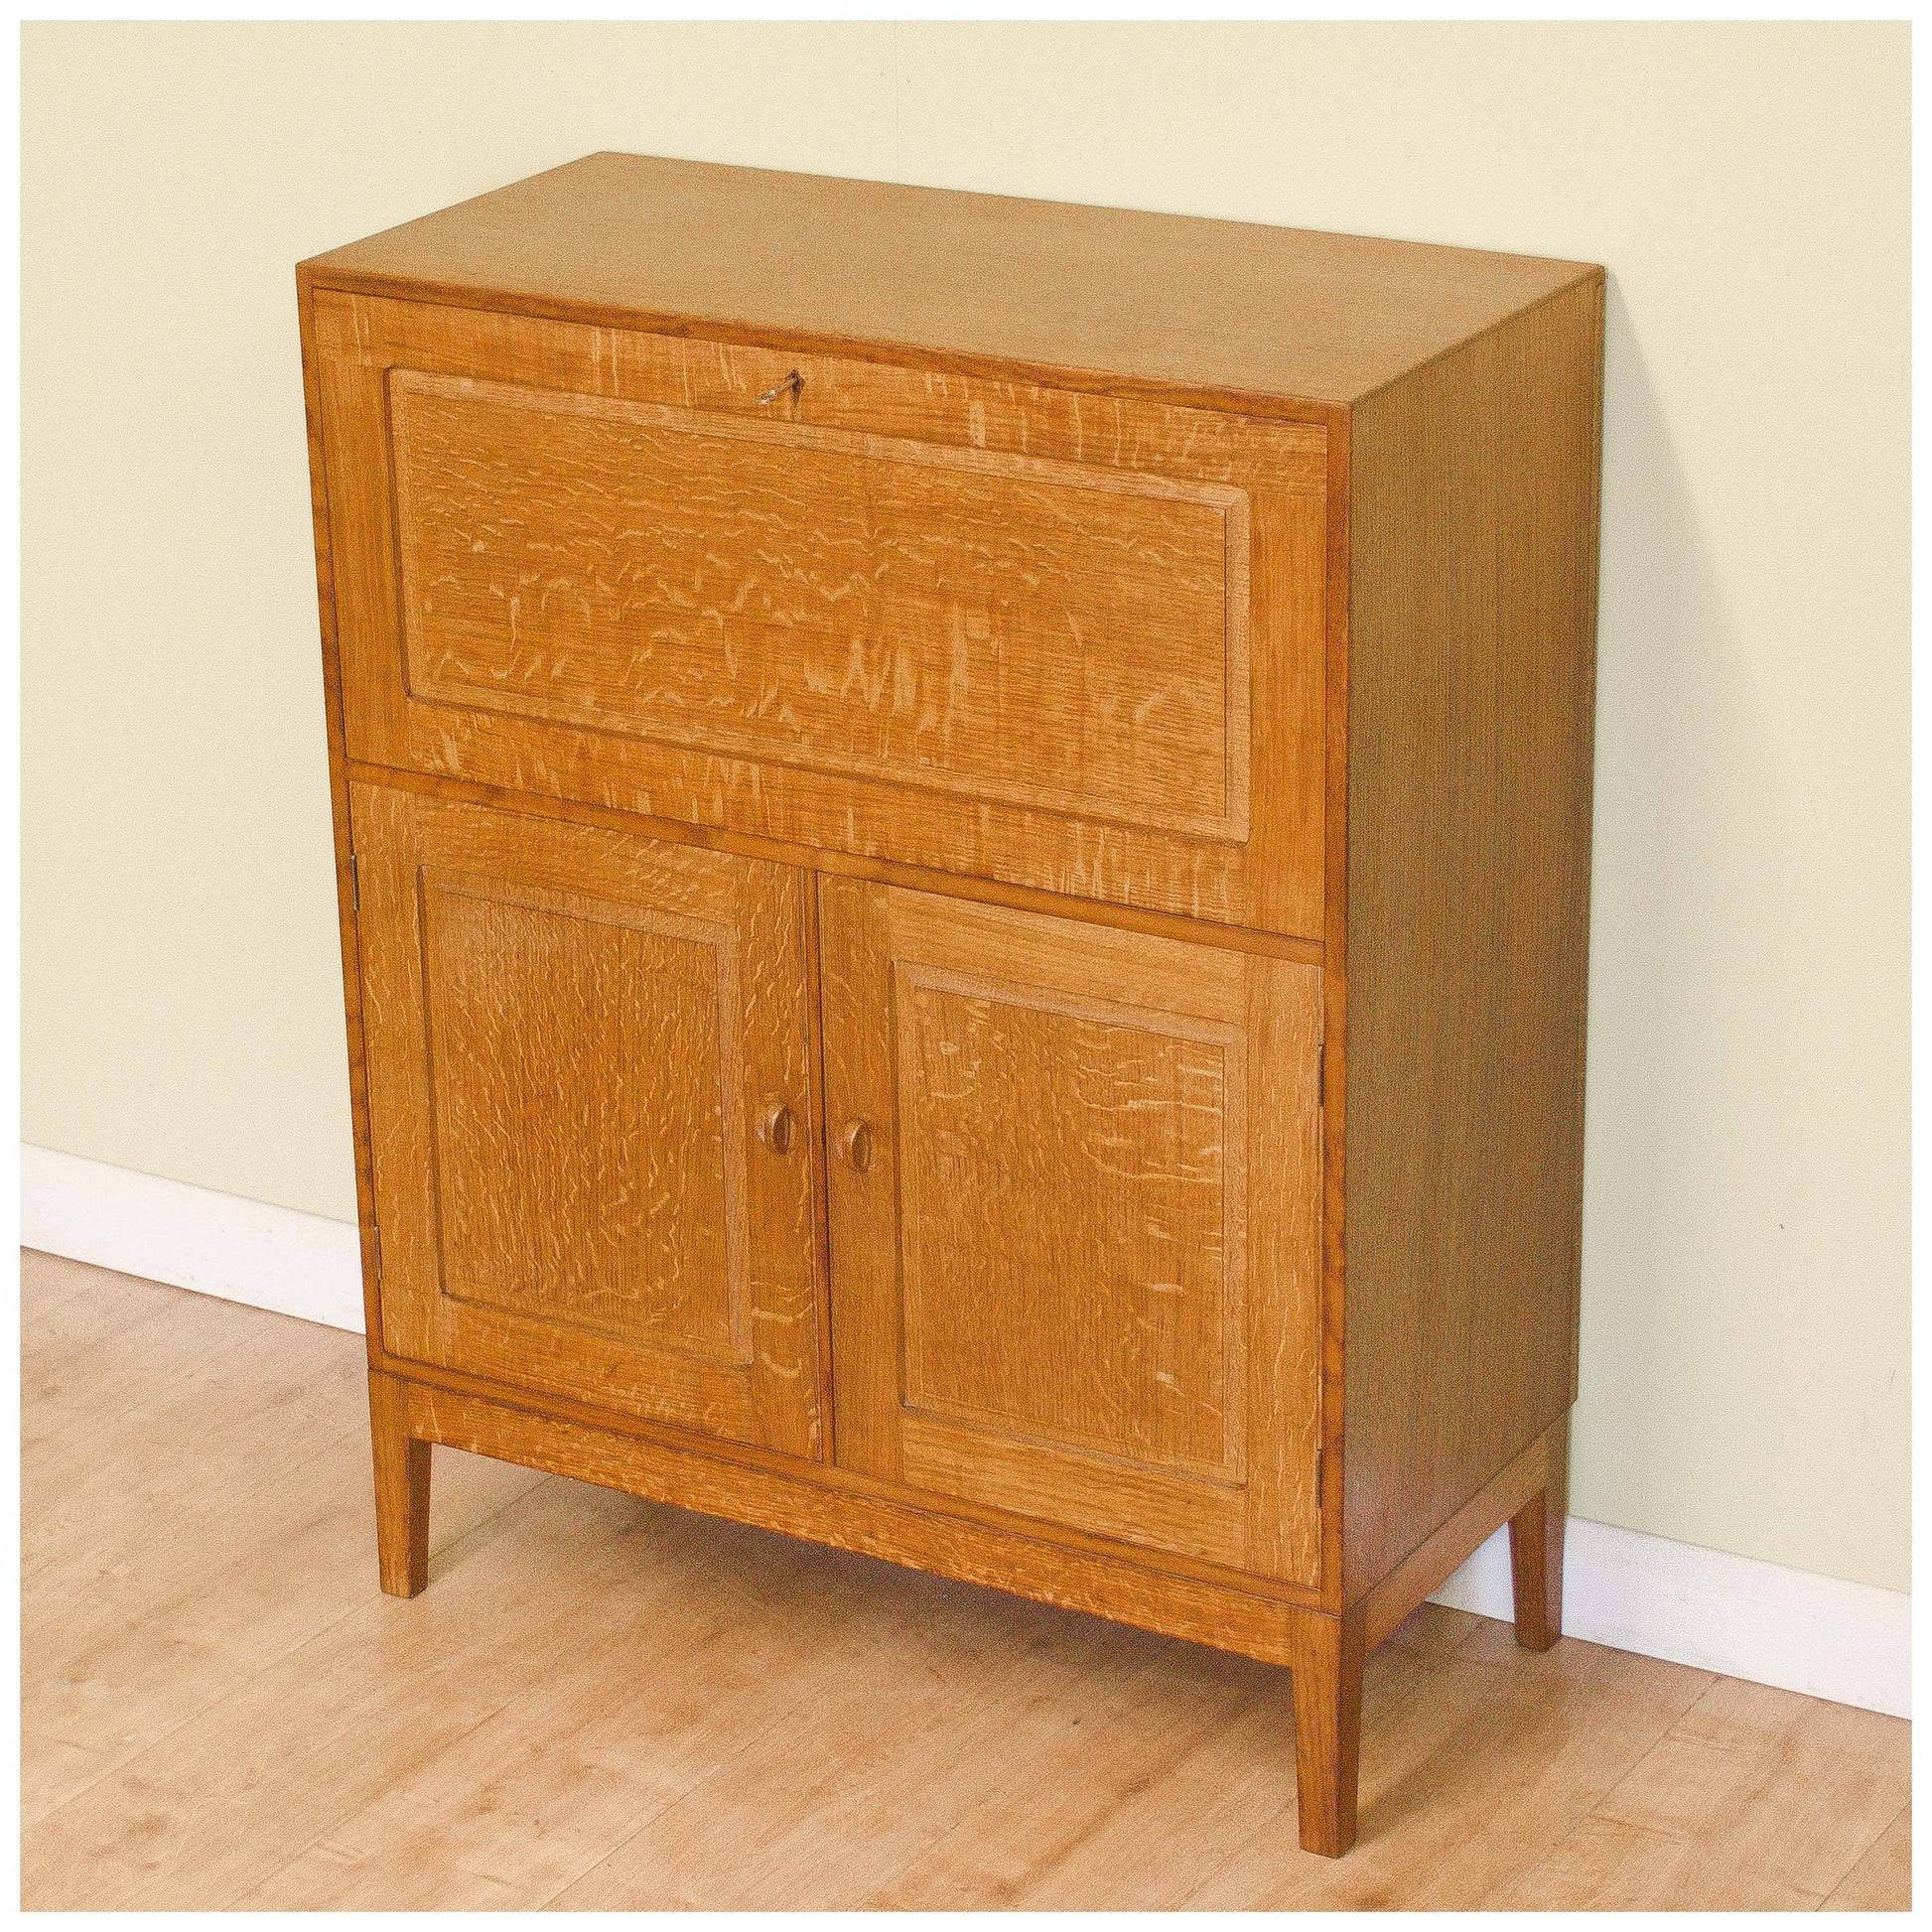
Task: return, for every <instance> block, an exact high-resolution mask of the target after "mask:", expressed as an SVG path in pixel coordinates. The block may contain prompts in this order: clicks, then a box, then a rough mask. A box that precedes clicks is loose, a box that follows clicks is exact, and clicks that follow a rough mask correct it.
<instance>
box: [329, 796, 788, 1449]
mask: <svg viewBox="0 0 1932 1932" xmlns="http://www.w3.org/2000/svg"><path fill="white" fill-rule="evenodd" d="M351 809H352V813H353V827H354V840H355V850H356V861H357V871H358V877H359V894H360V920H359V924H360V931H361V946H362V995H363V1001H362V1010H363V1023H364V1039H365V1052H366V1059H367V1072H368V1094H369V1117H370V1140H371V1144H372V1147H373V1150H374V1157H375V1198H376V1219H377V1224H378V1226H379V1228H380V1230H381V1255H382V1274H381V1309H382V1341H383V1345H384V1347H385V1348H386V1349H388V1350H389V1352H390V1353H392V1354H395V1355H399V1356H404V1357H407V1358H409V1359H411V1360H415V1361H421V1362H429V1363H434V1364H436V1365H438V1366H440V1367H444V1368H451V1369H462V1370H467V1371H469V1372H471V1373H473V1374H477V1375H483V1376H487V1377H489V1378H490V1379H492V1380H495V1381H499V1382H508V1383H514V1384H521V1385H523V1386H525V1387H529V1388H533V1389H541V1390H545V1391H548V1392H550V1393H553V1394H557V1395H566V1396H573V1397H576V1398H579V1399H581V1400H583V1401H586V1402H591V1403H595V1404H597V1405H598V1406H599V1407H601V1408H606V1409H614V1410H619V1411H622V1412H625V1413H628V1414H632V1415H637V1416H645V1417H650V1418H653V1419H655V1420H658V1421H661V1422H666V1423H672V1424H676V1425H678V1426H679V1427H682V1428H685V1429H691V1430H696V1431H700V1432H702V1433H704V1434H706V1435H710V1436H718V1437H725V1438H729V1439H730V1440H732V1441H734V1442H742V1443H757V1444H761V1445H763V1446H765V1447H767V1448H770V1449H782V1450H787V1451H789V1452H791V1453H794V1454H798V1455H817V1454H819V1453H820V1452H821V1438H822V1430H821V1421H820V1388H821V1381H822V1377H821V1370H820V1352H821V1351H820V1335H821V1333H822V1324H821V1321H820V1302H821V1283H820V1281H819V1278H818V1277H819V1267H818V1261H817V1255H818V1241H817V1236H816V1232H815V1220H814V1201H813V1187H814V1180H813V1176H814V1174H815V1173H817V1172H818V1171H819V1170H818V1167H817V1163H816V1158H815V1151H814V1135H813V1127H812V1122H813V1117H814V1107H813V1095H812V1090H811V1053H810V1039H811V1029H810V1018H809V999H810V992H809V977H808V973H807V964H808V958H809V952H808V943H809V942H808V924H807V921H808V917H809V908H808V904H807V897H806V886H805V882H804V880H803V878H802V877H801V876H800V875H799V874H798V873H796V872H794V871H792V870H791V869H790V868H788V867H783V866H774V865H767V864H764V863H762V862H759V861H757V860H750V859H741V858H736V857H732V856H730V855H727V854H723V853H715V852H704V851H698V850H694V849H692V848H689V847H684V846H676V845H665V844H661V843H659V842H657V841H655V840H651V839H647V838H641V837H636V836H633V835H631V834H627V833H619V832H607V831H601V830H587V829H585V828H582V827H578V826H570V825H561V824H556V823H553V822H548V821H545V820H541V819H535V818H526V817H521V816H517V815H514V814H511V813H507V812H498V811H492V810H486V809H483V808H482V807H478V806H471V805H455V804H447V803H444V802H441V801H438V800H431V799H427V798H424V797H421V796H418V795H415V794H413V793H410V792H406V791H398V790H391V789H388V788H386V787H378V786H365V785H358V786H355V787H353V788H352V792H351Z"/></svg>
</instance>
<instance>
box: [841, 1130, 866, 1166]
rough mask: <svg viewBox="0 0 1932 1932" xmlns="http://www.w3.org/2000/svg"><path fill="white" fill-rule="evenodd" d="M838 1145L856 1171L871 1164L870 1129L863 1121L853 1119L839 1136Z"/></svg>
mask: <svg viewBox="0 0 1932 1932" xmlns="http://www.w3.org/2000/svg"><path fill="white" fill-rule="evenodd" d="M839 1146H840V1148H841V1149H842V1150H843V1151H844V1154H845V1158H846V1159H847V1160H848V1161H849V1162H851V1163H852V1166H853V1169H854V1171H855V1172H856V1173H865V1171H866V1170H867V1169H868V1168H869V1167H871V1166H872V1129H871V1128H870V1127H868V1126H867V1125H866V1123H865V1122H864V1121H862V1120H855V1121H853V1122H852V1123H851V1124H850V1125H849V1126H848V1127H847V1128H846V1130H845V1132H844V1133H843V1134H841V1135H840V1136H839Z"/></svg>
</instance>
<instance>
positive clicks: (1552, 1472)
mask: <svg viewBox="0 0 1932 1932" xmlns="http://www.w3.org/2000/svg"><path fill="white" fill-rule="evenodd" d="M1543 1456H1544V1464H1545V1466H1544V1473H1543V1487H1542V1488H1541V1489H1540V1490H1539V1491H1538V1492H1537V1494H1535V1495H1534V1496H1532V1497H1531V1498H1530V1500H1529V1501H1528V1502H1526V1503H1525V1504H1524V1505H1523V1507H1522V1508H1521V1509H1519V1510H1518V1511H1517V1512H1516V1514H1515V1515H1514V1516H1512V1517H1511V1518H1510V1519H1509V1574H1510V1583H1511V1587H1512V1588H1513V1589H1514V1591H1515V1598H1516V1640H1517V1642H1518V1643H1520V1644H1521V1645H1522V1646H1523V1648H1524V1649H1525V1650H1548V1649H1549V1648H1550V1646H1551V1645H1552V1644H1553V1643H1555V1642H1556V1640H1557V1639H1558V1638H1559V1637H1560V1636H1562V1635H1563V1544H1564V1529H1565V1525H1566V1524H1568V1522H1569V1520H1570V1417H1569V1415H1568V1413H1565V1414H1564V1415H1563V1416H1561V1417H1559V1418H1558V1420H1557V1421H1556V1422H1555V1423H1553V1424H1552V1425H1551V1426H1550V1430H1549V1433H1548V1434H1547V1435H1546V1436H1545V1437H1544V1438H1543Z"/></svg>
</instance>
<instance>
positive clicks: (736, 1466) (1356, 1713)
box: [369, 1370, 1565, 1858]
mask: <svg viewBox="0 0 1932 1932" xmlns="http://www.w3.org/2000/svg"><path fill="white" fill-rule="evenodd" d="M369 1413H370V1423H371V1428H372V1431H373V1434H374V1438H375V1445H374V1447H375V1472H376V1529H377V1543H378V1555H379V1560H380V1572H381V1581H382V1587H383V1588H384V1589H385V1590H388V1591H389V1592H390V1593H391V1594H393V1595H398V1596H413V1595H415V1594H416V1593H417V1592H418V1591H420V1590H421V1589H422V1588H423V1587H425V1586H426V1584H427V1582H428V1566H427V1562H426V1561H425V1555H426V1552H427V1550H428V1543H429V1480H428V1470H427V1468H426V1467H425V1466H424V1465H423V1456H424V1455H425V1454H426V1449H427V1445H429V1444H432V1443H441V1444H443V1445H444V1446H445V1447H446V1448H449V1449H466V1450H468V1451H470V1452H471V1453H473V1454H477V1455H490V1456H494V1457H496V1458H497V1459H498V1460H501V1461H506V1462H517V1463H521V1464H523V1465H524V1466H525V1467H528V1468H533V1469H542V1470H544V1471H546V1472H547V1473H549V1474H553V1475H565V1476H572V1477H575V1478H577V1479H579V1480H581V1481H585V1482H595V1483H598V1484H601V1485H602V1486H603V1487H605V1488H610V1489H621V1490H623V1491H625V1492H626V1493H628V1494H630V1495H635V1496H641V1497H644V1498H646V1499H647V1500H649V1501H652V1502H662V1503H671V1504H675V1505H676V1506H678V1507H680V1508H684V1509H692V1510H696V1511H698V1512H699V1513H700V1514H703V1515H710V1516H721V1517H725V1518H727V1519H729V1520H731V1521H733V1522H740V1523H749V1524H752V1525H755V1526H756V1527H758V1528H760V1529H769V1530H777V1531H779V1532H781V1533H783V1534H785V1535H788V1536H797V1537H802V1538H804V1539H806V1540H807V1541H809V1542H814V1543H823V1544H829V1545H831V1546H832V1547H833V1548H835V1549H841V1550H850V1551H854V1552H856V1553H858V1554H860V1555H863V1556H870V1557H878V1558H881V1559H883V1560H884V1561H886V1562H889V1563H897V1564H901V1565H904V1566H905V1567H907V1568H910V1569H914V1570H922V1571H927V1572H930V1573H932V1574H933V1575H936V1576H942V1577H950V1578H954V1579H957V1580H958V1581H960V1582H963V1583H972V1584H981V1585H985V1586H987V1587H991V1588H995V1589H1004V1590H1007V1591H1010V1592H1012V1593H1013V1594H1015V1595H1020V1596H1028V1597H1033V1598H1035V1600H1037V1601H1039V1602H1044V1603H1053V1604H1056V1605H1058V1606H1060V1607H1061V1608H1063V1609H1071V1610H1082V1611H1085V1612H1087V1613H1089V1614H1091V1615H1094V1616H1104V1617H1108V1618H1111V1619H1112V1620H1114V1621H1115V1622H1119V1623H1128V1624H1133V1625H1135V1626H1136V1627H1137V1628H1140V1629H1144V1630H1153V1631H1156V1632H1158V1633H1160V1634H1161V1635H1163V1636H1171V1637H1179V1638H1182V1639H1184V1640H1186V1641H1188V1642H1190V1643H1200V1644H1206V1645H1209V1646H1210V1647H1212V1648H1214V1649H1219V1650H1231V1651H1235V1652H1238V1653H1239V1654H1241V1655H1243V1656H1247V1657H1253V1658H1256V1659H1258V1660H1259V1661H1261V1662H1263V1663H1269V1664H1277V1665H1280V1666H1282V1667H1284V1668H1286V1669H1287V1670H1288V1671H1289V1672H1290V1673H1291V1674H1292V1676H1293V1679H1294V1688H1295V1749H1296V1771H1297V1783H1298V1787H1299V1795H1300V1810H1301V1843H1302V1847H1303V1849H1304V1850H1305V1851H1308V1852H1313V1853H1318V1854H1320V1855H1322V1856H1324V1857H1327V1858H1337V1857H1339V1856H1340V1855H1341V1854H1342V1853H1344V1852H1346V1851H1347V1850H1348V1849H1349V1847H1350V1846H1351V1845H1352V1844H1353V1843H1354V1840H1355V1793H1356V1785H1357V1772H1358V1764H1359V1753H1360V1743H1361V1705H1362V1666H1363V1661H1364V1659H1365V1657H1366V1655H1367V1653H1368V1652H1369V1651H1370V1650H1371V1649H1373V1648H1374V1646H1375V1645H1376V1644H1377V1643H1378V1642H1380V1641H1381V1639H1382V1638H1383V1637H1385V1636H1387V1635H1388V1633H1389V1631H1390V1630H1392V1629H1393V1628H1394V1627H1395V1625H1396V1624H1397V1623H1399V1622H1400V1621H1401V1619H1402V1617H1403V1616H1406V1615H1407V1614H1408V1612H1409V1610H1410V1609H1413V1608H1414V1607H1415V1606H1416V1604H1418V1603H1420V1602H1421V1601H1422V1600H1423V1598H1424V1597H1425V1596H1426V1595H1427V1594H1428V1593H1429V1591H1430V1590H1432V1589H1434V1588H1436V1587H1438V1586H1439V1585H1440V1584H1441V1583H1442V1581H1443V1580H1444V1578H1446V1577H1447V1576H1448V1575H1449V1572H1450V1571H1452V1570H1453V1569H1454V1568H1455V1566H1456V1565H1457V1564H1458V1563H1460V1562H1461V1561H1462V1559H1463V1557H1465V1556H1466V1555H1467V1554H1468V1553H1469V1551H1471V1550H1473V1549H1474V1548H1475V1547H1476V1546H1477V1545H1478V1544H1479V1543H1481V1542H1482V1541H1484V1540H1485V1539H1486V1538H1487V1537H1488V1536H1490V1535H1491V1534H1493V1532H1494V1531H1495V1530H1496V1529H1498V1528H1499V1527H1500V1526H1501V1525H1502V1524H1503V1523H1505V1522H1509V1523H1512V1525H1513V1524H1515V1523H1516V1522H1518V1521H1519V1520H1526V1519H1527V1518H1528V1517H1529V1516H1531V1515H1532V1514H1533V1513H1536V1512H1540V1511H1543V1504H1542V1502H1541V1498H1542V1497H1543V1496H1544V1495H1545V1494H1546V1492H1547V1491H1548V1490H1550V1489H1551V1488H1552V1487H1553V1486H1554V1487H1555V1488H1557V1490H1558V1491H1559V1495H1558V1504H1559V1506H1561V1495H1560V1487H1561V1484H1560V1477H1559V1478H1558V1480H1557V1482H1556V1483H1555V1484H1554V1485H1553V1482H1552V1477H1553V1469H1554V1466H1555V1465H1553V1461H1552V1444H1553V1442H1555V1441H1557V1439H1558V1438H1559V1434H1560V1432H1562V1431H1563V1430H1564V1429H1565V1425H1564V1424H1561V1423H1560V1424H1558V1425H1557V1426H1556V1428H1555V1429H1553V1430H1552V1431H1550V1432H1549V1434H1548V1435H1546V1436H1543V1437H1539V1438H1538V1439H1537V1441H1536V1442H1535V1443H1533V1444H1532V1445H1531V1446H1530V1447H1529V1449H1525V1450H1524V1451H1523V1453H1522V1454H1521V1455H1519V1456H1518V1457H1517V1458H1516V1459H1515V1461H1513V1462H1511V1463H1510V1465H1509V1466H1508V1467H1507V1468H1506V1469H1504V1470H1503V1471H1502V1472H1501V1474H1499V1475H1498V1476H1497V1477H1496V1478H1495V1480H1494V1481H1492V1482H1491V1483H1489V1484H1488V1485H1487V1486H1486V1487H1485V1488H1484V1489H1483V1490H1482V1491H1481V1492H1480V1493H1479V1494H1478V1495H1477V1496H1476V1497H1474V1498H1473V1499H1472V1500H1471V1501H1470V1503H1469V1504H1468V1505H1467V1506H1466V1507H1465V1508H1464V1509H1462V1510H1460V1511H1458V1512H1457V1514H1456V1515H1455V1516H1454V1517H1452V1518H1451V1519H1450V1521H1449V1523H1447V1524H1445V1525H1444V1526H1443V1528H1442V1529H1441V1530H1439V1531H1438V1532H1437V1533H1436V1535H1435V1536H1433V1537H1432V1538H1431V1539H1430V1540H1429V1541H1428V1542H1427V1543H1426V1544H1424V1545H1423V1546H1422V1548H1421V1549H1419V1550H1418V1551H1416V1552H1415V1554H1414V1555H1413V1556H1412V1557H1410V1558H1409V1559H1408V1561H1407V1562H1405V1563H1404V1564H1403V1565H1402V1566H1401V1567H1400V1568H1399V1569H1398V1570H1397V1571H1395V1572H1394V1573H1392V1574H1391V1576H1390V1577H1389V1578H1388V1579H1387V1580H1385V1582H1384V1583H1383V1584H1382V1585H1381V1586H1379V1587H1377V1588H1376V1589H1375V1590H1372V1591H1370V1592H1369V1594H1368V1595H1367V1596H1365V1597H1363V1598H1362V1599H1361V1600H1360V1601H1358V1602H1356V1603H1354V1604H1352V1605H1351V1606H1350V1607H1348V1608H1347V1609H1346V1610H1344V1611H1343V1612H1342V1613H1341V1614H1339V1615H1335V1614H1332V1613H1330V1612H1327V1611H1323V1610H1318V1609H1312V1608H1309V1607H1305V1606H1303V1605H1299V1604H1295V1603H1285V1602H1282V1601H1280V1600H1278V1599H1274V1598H1270V1597H1265V1596H1256V1595H1251V1594H1249V1593H1247V1592H1246V1591H1243V1590H1238V1589H1234V1588H1230V1587H1227V1586H1225V1585H1217V1584H1211V1583H1207V1582H1205V1581H1201V1580H1197V1579H1193V1578H1186V1577H1174V1576H1170V1575H1166V1574H1164V1573H1162V1572H1159V1571H1153V1570H1148V1569H1144V1568H1142V1567H1140V1566H1139V1565H1136V1564H1133V1563H1128V1562H1124V1561H1120V1560H1117V1559H1110V1558H1107V1557H1104V1556H1099V1555H1095V1554H1093V1553H1090V1552H1086V1551H1081V1550H1074V1549H1068V1548H1065V1547H1063V1546H1061V1545H1059V1544H1057V1543H1051V1542H1047V1541H1044V1540H1035V1539H1034V1538H1031V1537H1028V1536H1025V1535H1021V1534H1019V1533H1017V1532H1015V1531H1012V1530H1006V1529H1000V1528H995V1527H993V1526H990V1525H987V1524H982V1523H975V1522H970V1521H966V1520H964V1519H961V1518H958V1517H954V1516H949V1515H946V1514H943V1513H941V1512H939V1511H936V1510H925V1509H921V1508H918V1507H916V1506H914V1505H912V1504H909V1503H904V1502H899V1501H897V1500H894V1499H891V1498H886V1497H878V1496H871V1495H866V1494H863V1493H855V1492H852V1491H849V1490H842V1489H833V1488H828V1487H825V1486H823V1485H821V1484H818V1483H814V1482H812V1481H810V1480H808V1479H802V1478H799V1477H795V1476H790V1475H786V1474H783V1473H780V1472H778V1471H775V1470H769V1469H762V1468H758V1467H754V1466H749V1465H746V1464H743V1463H738V1462H733V1461H730V1460H727V1459H724V1458H721V1457H713V1456H708V1455H705V1454H703V1453H701V1452H698V1451H695V1450H688V1449H679V1448H676V1447H673V1446H671V1445H669V1444H665V1443H660V1442H655V1441H651V1440H648V1439H646V1438H642V1437H637V1436H632V1435H627V1434H623V1433H621V1432H620V1431H617V1430H609V1429H600V1428H597V1427H595V1426H594V1425H592V1424H589V1423H582V1422H571V1421H565V1420H562V1419H560V1418H557V1417H554V1416H545V1415H539V1414H534V1413H532V1412H530V1411H528V1410H524V1409H519V1408H516V1407H514V1406H513V1405H511V1404H509V1403H505V1402H497V1401H492V1400H490V1399H488V1398H486V1397H483V1396H478V1395H469V1394H463V1393H459V1392H456V1391H453V1390H450V1389H446V1388H439V1387H436V1386H433V1385H431V1384H429V1383H424V1382H414V1381H409V1380H406V1379H404V1378H402V1377H398V1376H394V1375H390V1374H387V1373H385V1372H383V1371H380V1370H374V1371H371V1373H370V1376H369ZM1558 1452H1559V1453H1560V1444H1559V1449H1558ZM1544 1513H1547V1512H1544ZM1526 1547H1527V1546H1526ZM1454 1553H1459V1554H1454ZM1530 1554H1532V1555H1533V1554H1534V1552H1531V1553H1530ZM1559 1554H1560V1553H1559ZM1523 1574H1527V1575H1529V1576H1530V1577H1531V1585H1532V1588H1531V1594H1532V1595H1533V1596H1534V1599H1535V1601H1534V1605H1533V1606H1532V1611H1533V1614H1532V1622H1533V1623H1534V1622H1535V1618H1536V1617H1542V1618H1543V1619H1544V1621H1543V1622H1541V1623H1535V1628H1534V1633H1533V1634H1534V1635H1536V1636H1545V1637H1547V1640H1548V1641H1554V1633H1555V1627H1556V1624H1555V1619H1556V1615H1557V1614H1558V1613H1559V1611H1560V1602H1559V1601H1557V1599H1555V1598H1553V1597H1552V1596H1551V1594H1550V1587H1549V1585H1548V1579H1547V1575H1546V1573H1545V1571H1544V1570H1543V1569H1542V1568H1540V1567H1539V1565H1538V1563H1537V1562H1529V1563H1526V1564H1525V1565H1524V1566H1522V1567H1521V1570H1520V1571H1519V1598H1520V1597H1521V1595H1522V1588H1523V1587H1522V1585H1521V1582H1520V1576H1521V1575H1523ZM1518 1607H1519V1618H1518V1622H1519V1628H1525V1627H1527V1626H1525V1625H1524V1623H1523V1617H1522V1614H1521V1611H1522V1609H1523V1604H1522V1603H1521V1601H1519V1605H1518ZM1537 1647H1543V1646H1542V1645H1541V1644H1539V1645H1538V1646H1537Z"/></svg>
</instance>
